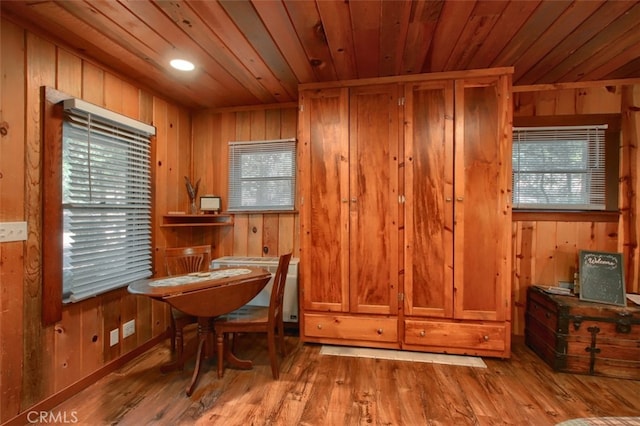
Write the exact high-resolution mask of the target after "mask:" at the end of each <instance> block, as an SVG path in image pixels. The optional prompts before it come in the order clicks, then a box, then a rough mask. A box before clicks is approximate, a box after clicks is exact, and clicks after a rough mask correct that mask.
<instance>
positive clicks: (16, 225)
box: [0, 222, 27, 243]
mask: <svg viewBox="0 0 640 426" xmlns="http://www.w3.org/2000/svg"><path fill="white" fill-rule="evenodd" d="M26 240H27V222H0V243H8V242H10V241H26Z"/></svg>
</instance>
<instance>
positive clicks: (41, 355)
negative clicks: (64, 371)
mask: <svg viewBox="0 0 640 426" xmlns="http://www.w3.org/2000/svg"><path fill="white" fill-rule="evenodd" d="M12 62H13V61H12ZM26 64H27V65H26V76H27V81H26V92H25V96H26V105H25V112H26V123H25V125H26V129H27V130H26V137H25V149H26V152H25V154H26V155H25V170H24V173H25V179H26V182H25V214H26V217H25V220H26V222H27V231H28V236H27V241H26V247H25V265H24V266H25V268H24V273H25V279H24V283H23V284H24V286H23V288H22V290H23V291H24V304H23V306H24V311H23V315H24V318H26V319H28V321H25V323H24V328H23V333H24V339H23V342H22V343H23V344H24V348H25V350H24V358H23V377H22V379H23V383H22V407H23V408H24V407H29V406H31V405H33V404H35V403H36V402H38V401H40V400H42V399H43V398H44V397H46V396H47V395H50V394H51V393H52V392H53V380H42V377H47V378H52V377H54V373H53V357H51V356H50V355H48V354H51V353H53V351H54V339H53V327H46V328H45V327H43V326H42V316H41V309H42V306H41V305H42V274H41V267H42V251H41V241H42V238H43V235H42V230H41V223H42V210H41V208H40V205H41V204H40V200H42V191H41V185H40V184H41V167H40V166H41V165H40V159H41V155H42V152H41V143H42V141H41V139H42V128H41V107H40V102H41V93H40V91H41V86H49V87H54V85H55V75H56V48H55V46H54V45H53V44H51V43H49V42H47V41H44V40H42V39H40V38H38V37H36V36H34V35H32V34H30V33H27V35H26ZM15 290H16V291H20V289H18V288H16V289H15Z"/></svg>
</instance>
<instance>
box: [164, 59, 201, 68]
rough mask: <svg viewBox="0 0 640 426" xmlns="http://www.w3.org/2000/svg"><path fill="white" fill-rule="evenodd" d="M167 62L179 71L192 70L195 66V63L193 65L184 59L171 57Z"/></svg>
mask: <svg viewBox="0 0 640 426" xmlns="http://www.w3.org/2000/svg"><path fill="white" fill-rule="evenodd" d="M169 63H170V64H171V66H172V67H174V68H175V69H177V70H180V71H193V69H194V68H195V67H196V66H195V65H193V63H191V62H189V61H187V60H185V59H172V60H171V62H169Z"/></svg>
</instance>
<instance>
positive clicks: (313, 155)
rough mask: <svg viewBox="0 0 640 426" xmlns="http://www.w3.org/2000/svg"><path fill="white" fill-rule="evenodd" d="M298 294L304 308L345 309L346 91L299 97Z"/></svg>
mask: <svg viewBox="0 0 640 426" xmlns="http://www.w3.org/2000/svg"><path fill="white" fill-rule="evenodd" d="M300 102H301V107H302V111H301V112H300V114H301V119H300V127H301V128H300V135H301V136H300V141H299V151H300V161H301V164H302V166H301V168H300V180H301V223H300V225H301V236H300V238H301V240H302V244H301V247H302V250H301V263H300V267H301V274H300V275H301V286H300V288H301V290H302V303H303V307H304V308H305V309H313V310H321V311H340V312H346V311H348V309H349V290H348V285H349V281H348V273H349V265H348V259H349V246H348V244H349V229H348V214H349V211H348V205H347V204H345V203H343V202H342V201H343V200H346V199H348V197H349V192H348V190H349V177H348V176H349V134H348V129H349V127H348V120H349V114H348V92H347V90H346V89H332V90H322V91H312V90H310V91H306V92H303V93H301V95H300Z"/></svg>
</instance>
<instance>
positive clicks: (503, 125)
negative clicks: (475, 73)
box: [454, 77, 511, 320]
mask: <svg viewBox="0 0 640 426" xmlns="http://www.w3.org/2000/svg"><path fill="white" fill-rule="evenodd" d="M505 79H507V77H500V78H492V79H469V80H461V81H458V82H456V155H455V158H456V159H455V200H456V202H455V206H454V214H455V231H454V238H455V270H454V275H455V276H454V283H455V290H454V294H455V296H454V298H455V308H454V309H455V317H456V318H462V319H485V320H503V319H505V318H506V316H507V315H508V311H509V306H510V303H509V292H508V289H509V276H510V271H509V268H508V264H509V262H508V261H509V256H510V255H511V252H510V241H511V238H510V237H511V236H510V230H511V228H510V224H511V210H510V205H511V190H510V187H511V184H510V179H511V130H510V127H511V126H510V120H509V119H508V117H509V114H508V109H509V107H508V105H507V102H508V97H507V93H508V92H506V91H505V92H503V91H502V90H503V86H504V85H505Z"/></svg>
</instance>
